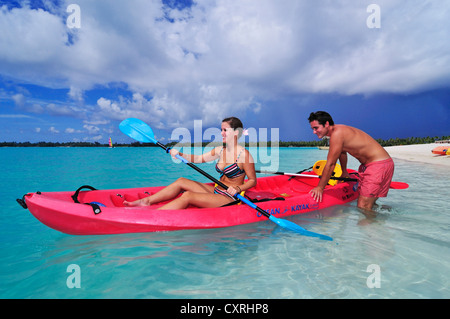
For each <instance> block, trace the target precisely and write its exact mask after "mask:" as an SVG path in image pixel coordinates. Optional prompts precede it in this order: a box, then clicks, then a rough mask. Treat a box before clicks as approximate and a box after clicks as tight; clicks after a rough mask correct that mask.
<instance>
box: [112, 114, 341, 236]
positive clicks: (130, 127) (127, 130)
mask: <svg viewBox="0 0 450 319" xmlns="http://www.w3.org/2000/svg"><path fill="white" fill-rule="evenodd" d="M119 128H120V130H121V131H122V132H123V133H124V134H126V135H128V136H129V137H131V138H132V139H135V140H136V141H139V142H141V143H154V144H156V145H158V146H159V147H161V148H162V149H164V150H165V151H166V152H167V153H169V151H170V149H169V148H168V147H166V146H165V145H163V144H161V143H160V142H158V141H157V140H156V139H155V136H154V134H153V130H152V128H151V127H150V126H148V125H147V124H146V123H145V122H143V121H141V120H139V119H135V118H128V119H126V120H123V121H122V122H121V123H120V125H119ZM176 158H178V159H179V160H181V161H182V162H183V163H185V164H186V165H188V166H190V167H192V168H193V169H195V170H196V171H197V172H199V173H200V174H202V175H203V176H205V177H207V178H209V179H210V180H211V181H213V182H214V183H216V184H217V185H219V186H220V187H222V188H223V189H227V188H228V187H227V186H226V185H225V184H223V183H222V182H221V181H219V180H217V179H216V178H214V177H212V176H211V175H209V174H208V173H206V172H205V171H203V170H201V169H200V168H198V167H197V166H195V165H194V164H192V163H190V162H189V161H187V160H186V159H185V158H183V157H181V156H179V155H178V154H177V156H176ZM235 197H236V198H238V199H239V200H241V201H242V202H244V203H245V204H247V205H248V206H250V207H251V208H253V209H256V210H257V211H258V212H259V213H261V214H262V215H264V216H265V217H267V218H268V219H269V220H271V221H272V222H274V223H275V224H277V225H278V226H281V227H284V228H286V229H289V230H292V231H295V232H297V233H299V234H302V235H305V236H311V237H318V238H320V239H324V240H330V241H331V240H333V238H331V237H329V236H326V235H321V234H317V233H314V232H310V231H308V230H306V229H304V228H302V227H300V226H298V225H297V224H295V223H293V222H291V221H288V220H285V219H279V218H276V217H275V216H273V215H271V214H270V213H268V212H266V211H265V210H263V209H262V208H260V207H258V206H256V205H255V204H254V203H252V202H251V201H249V200H248V199H247V198H245V197H244V196H242V195H240V194H236V195H235Z"/></svg>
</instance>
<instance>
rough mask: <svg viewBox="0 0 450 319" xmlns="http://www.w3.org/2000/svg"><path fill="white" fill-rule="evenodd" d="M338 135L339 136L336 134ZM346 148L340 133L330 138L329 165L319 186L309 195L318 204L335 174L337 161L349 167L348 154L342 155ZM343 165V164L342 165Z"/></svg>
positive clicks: (325, 168)
mask: <svg viewBox="0 0 450 319" xmlns="http://www.w3.org/2000/svg"><path fill="white" fill-rule="evenodd" d="M336 133H337V134H336ZM343 147H344V139H343V137H342V136H341V134H340V132H335V133H334V135H333V136H332V137H331V138H330V149H329V151H328V156H327V163H326V164H325V167H324V169H323V172H322V177H321V178H320V182H319V185H317V187H315V188H313V189H312V190H311V191H310V192H309V193H310V194H311V196H312V197H313V198H314V199H315V200H316V201H318V202H321V201H322V195H323V190H324V189H325V186H327V184H328V181H329V180H330V177H331V175H332V174H333V171H334V168H335V167H336V162H337V160H338V159H339V160H341V157H342V160H343V161H344V165H345V167H347V153H345V152H344V153H345V156H343V155H342V153H343V152H342V150H343ZM342 164H343V163H342V162H341V165H342Z"/></svg>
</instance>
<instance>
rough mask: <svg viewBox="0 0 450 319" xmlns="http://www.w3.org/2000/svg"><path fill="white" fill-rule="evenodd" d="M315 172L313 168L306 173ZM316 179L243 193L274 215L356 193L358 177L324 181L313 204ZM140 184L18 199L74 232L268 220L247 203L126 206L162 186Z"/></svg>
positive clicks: (273, 182)
mask: <svg viewBox="0 0 450 319" xmlns="http://www.w3.org/2000/svg"><path fill="white" fill-rule="evenodd" d="M308 174H311V175H315V174H314V173H308ZM318 182H319V179H318V178H307V177H295V178H290V177H289V176H269V177H259V178H258V184H257V186H256V187H254V188H252V189H251V190H249V191H247V192H246V194H245V196H246V197H247V198H249V199H250V200H251V201H253V202H255V203H256V204H257V205H258V206H259V207H260V208H262V209H263V210H265V211H267V212H269V213H270V214H272V215H274V216H275V217H277V218H283V217H285V216H291V215H298V214H302V213H307V212H311V211H315V210H318V209H322V208H326V207H329V206H333V205H342V204H345V203H347V202H350V201H353V200H355V199H357V198H358V192H357V190H355V189H356V187H355V186H356V182H343V183H339V184H337V185H335V186H327V187H326V188H325V191H324V196H323V201H322V202H321V203H317V202H316V201H314V200H313V199H312V198H311V195H310V194H308V192H309V191H310V190H311V189H312V188H314V187H315V186H317V184H318ZM162 188H163V186H160V187H143V188H130V189H114V190H83V188H80V189H79V190H77V191H76V192H74V191H66V192H48V193H44V192H36V193H28V194H26V195H24V196H23V198H22V199H18V200H17V201H18V202H19V203H20V204H21V205H22V206H23V207H24V208H28V209H29V211H30V212H31V213H32V214H33V215H34V216H35V217H36V218H37V219H38V220H39V221H41V222H42V223H43V224H45V225H47V226H48V227H51V228H53V229H56V230H58V231H60V232H63V233H67V234H73V235H105V234H121V233H143V232H157V231H175V230H182V229H203V228H218V227H229V226H236V225H241V224H248V223H254V222H259V221H265V220H267V218H266V217H264V216H261V213H259V212H257V211H256V210H255V209H253V208H251V207H249V206H248V205H245V204H234V205H228V206H224V207H219V208H197V207H189V208H187V209H183V210H165V211H160V210H157V209H156V208H158V207H160V206H162V205H163V204H164V203H160V204H158V205H152V206H148V207H124V206H123V204H122V202H123V201H124V200H128V201H132V200H136V199H139V198H143V197H146V196H148V195H150V194H154V193H155V192H157V191H159V190H160V189H162Z"/></svg>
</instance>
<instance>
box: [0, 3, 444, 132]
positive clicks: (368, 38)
mask: <svg viewBox="0 0 450 319" xmlns="http://www.w3.org/2000/svg"><path fill="white" fill-rule="evenodd" d="M70 2H71V1H66V2H65V3H64V4H62V5H61V7H60V8H56V7H54V6H53V7H52V10H51V12H52V13H49V12H47V11H43V10H31V9H30V8H22V9H12V10H9V11H8V10H7V9H6V6H3V7H2V9H1V10H0V30H2V32H1V33H0V74H3V75H7V76H10V77H12V78H15V79H17V80H22V81H27V82H32V83H35V84H37V85H46V86H50V87H64V88H67V89H69V97H70V98H72V99H73V100H74V101H75V102H79V105H78V106H74V105H60V104H58V103H53V104H48V105H46V106H40V108H38V107H36V108H35V111H36V112H37V111H41V112H42V111H43V110H44V109H45V111H47V112H49V113H51V114H57V115H70V114H72V116H79V117H82V116H80V115H78V114H80V113H82V111H83V108H84V107H86V106H84V99H85V95H84V91H85V90H89V89H92V88H93V87H96V86H99V85H100V86H101V85H107V84H108V83H111V82H115V83H117V82H119V83H125V84H126V85H127V87H128V88H129V90H130V91H131V92H132V93H133V95H132V97H131V98H130V97H127V98H125V97H121V98H118V99H117V100H113V99H111V98H110V97H103V96H100V97H98V99H97V104H96V105H94V106H90V107H91V108H92V107H95V108H96V109H97V111H98V112H95V110H92V109H89V112H91V113H92V116H90V118H91V120H92V121H93V123H94V122H98V121H108V120H121V119H123V118H125V117H131V116H133V117H139V118H142V119H143V120H146V121H148V122H149V123H153V124H154V125H157V126H158V127H169V128H170V127H174V126H179V125H187V123H191V124H192V119H195V118H197V119H198V118H200V117H201V118H202V119H203V120H204V124H205V125H210V124H215V123H217V121H218V120H220V119H221V118H223V117H224V116H228V115H238V114H239V113H241V112H244V111H245V110H246V109H250V110H252V111H253V112H254V113H258V112H260V111H261V109H262V108H264V103H261V101H264V99H277V98H279V97H280V96H281V97H282V96H284V95H286V94H299V93H304V92H309V93H316V92H337V93H340V94H371V93H374V92H401V93H408V92H414V91H420V90H425V89H429V88H434V87H440V86H444V85H448V83H450V72H449V70H448V65H450V41H445V40H444V39H446V38H448V30H449V29H450V18H449V10H450V9H449V7H448V5H446V4H445V3H444V2H443V1H431V0H428V1H424V0H410V1H407V2H405V1H400V0H389V1H388V0H379V1H377V4H378V5H379V6H380V8H381V28H380V29H369V28H368V27H367V25H366V20H367V17H368V16H369V13H367V12H366V8H367V6H368V5H369V4H371V3H373V1H369V0H364V1H358V2H355V1H353V0H341V1H325V2H314V1H309V0H283V1H274V0H247V1H242V0H215V1H211V0H198V1H196V2H195V3H196V4H195V5H194V6H193V7H192V8H187V9H185V10H182V11H180V10H175V9H174V10H168V9H167V8H166V11H164V10H163V6H162V4H161V2H160V1H157V0H153V1H143V0H142V1H141V0H133V1H114V2H112V1H108V0H96V1H88V0H78V1H77V4H78V5H79V6H80V8H81V19H82V23H81V28H80V29H68V28H67V26H66V25H65V24H64V23H65V17H66V15H67V14H65V13H64V12H65V7H67V5H68V4H69V3H70ZM165 14H167V16H168V17H169V18H170V19H171V21H169V20H167V19H164V15H165ZM4 30H6V32H5V31H4ZM69 35H70V37H69ZM17 39H20V41H17ZM69 42H71V43H69ZM22 102H23V99H22V98H21V96H16V103H17V104H21V103H22ZM37 106H39V105H37ZM93 125H94V124H92V126H89V124H87V126H88V127H90V129H89V130H94V126H93ZM85 129H86V127H85ZM91 134H93V133H91Z"/></svg>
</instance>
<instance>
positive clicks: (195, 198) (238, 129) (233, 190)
mask: <svg viewBox="0 0 450 319" xmlns="http://www.w3.org/2000/svg"><path fill="white" fill-rule="evenodd" d="M221 130H222V133H221V134H222V139H223V143H224V146H218V147H215V148H214V149H212V150H211V151H210V152H207V153H204V154H202V155H190V154H183V153H180V152H178V151H177V150H174V149H172V150H170V154H171V155H172V156H173V157H175V156H176V155H177V154H178V155H180V156H182V157H183V158H185V159H187V160H188V161H190V162H192V163H206V162H211V161H214V160H217V163H216V170H217V172H218V173H220V181H221V182H222V183H224V184H225V185H227V186H228V189H222V188H221V187H220V186H217V185H216V186H212V185H207V184H203V183H200V182H196V181H193V180H190V179H186V178H183V177H181V178H179V179H178V180H176V181H175V182H174V183H172V184H170V185H169V186H167V187H165V188H164V189H162V190H161V191H159V192H158V193H156V194H153V195H150V196H148V197H146V198H143V199H140V200H137V201H134V202H127V201H124V205H125V206H148V205H152V204H156V203H159V202H162V201H166V200H170V199H172V198H175V197H177V196H178V195H179V194H180V193H181V192H183V194H182V195H181V196H180V197H177V198H175V199H174V200H173V201H171V202H170V203H167V204H166V205H164V206H162V207H160V208H159V209H184V208H187V207H188V206H189V205H193V206H196V207H205V208H210V207H220V206H223V205H226V204H228V203H231V202H233V201H235V200H236V199H235V198H234V195H235V194H237V193H241V192H243V191H246V190H248V189H250V188H252V187H254V186H255V185H256V173H255V164H254V161H253V157H252V155H251V154H250V152H249V151H248V150H247V149H245V148H244V147H242V146H240V145H239V144H238V139H239V137H240V136H241V135H242V130H243V125H242V122H241V121H240V120H239V119H238V118H236V117H229V118H226V119H224V120H223V121H222V125H221ZM245 176H247V181H245V182H244V180H245Z"/></svg>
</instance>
